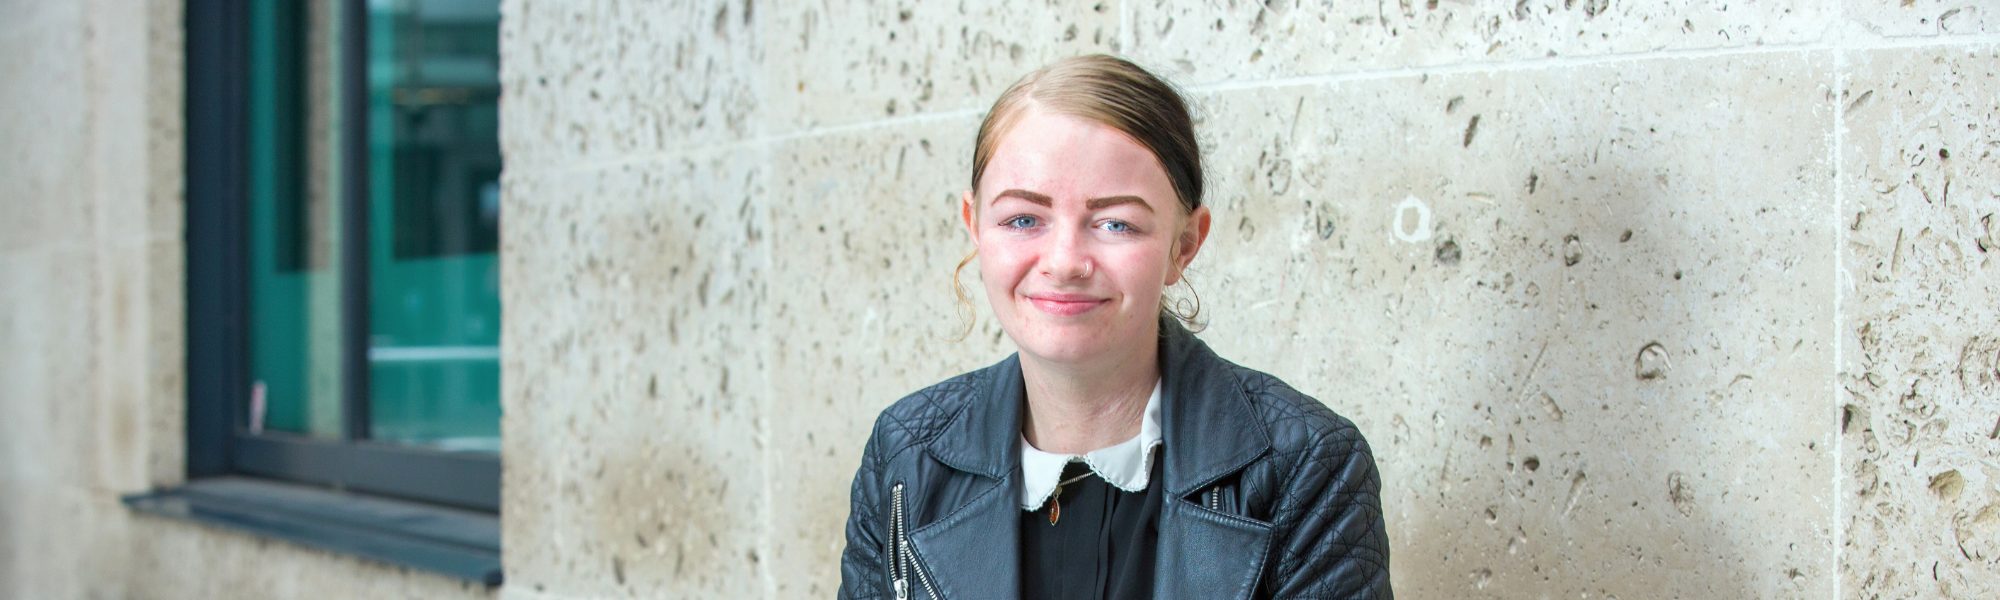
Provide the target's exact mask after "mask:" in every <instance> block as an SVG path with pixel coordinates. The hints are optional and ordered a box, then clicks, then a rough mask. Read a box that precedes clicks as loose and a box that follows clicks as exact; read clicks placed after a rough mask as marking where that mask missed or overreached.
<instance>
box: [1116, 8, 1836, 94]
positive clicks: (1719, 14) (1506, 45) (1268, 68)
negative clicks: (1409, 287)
mask: <svg viewBox="0 0 2000 600" xmlns="http://www.w3.org/2000/svg"><path fill="white" fill-rule="evenodd" d="M1838 8H1839V6H1838V3H1837V2H1836V1H1835V0H1807V1H1804V2H1784V3H1763V2H1742V1H1740V0H1738V1H1729V0H1641V1H1638V2H1611V1H1609V0H1521V1H1519V2H1466V1H1463V0H1451V1H1446V2H1439V1H1437V0H1428V1H1418V0H1398V1H1395V2H1366V3H1363V2H1298V1H1291V0H1277V1H1275V2H1230V3H1215V2H1206V3H1192V2H1173V3H1168V2H1135V3H1133V5H1132V7H1131V8H1130V11H1131V15H1130V22H1131V24H1130V25H1129V26H1128V29H1129V31H1130V33H1129V35H1130V36H1131V37H1130V39H1131V48H1129V49H1128V50H1127V52H1128V53H1129V54H1131V55H1132V56H1133V57H1134V58H1136V59H1138V60H1139V61H1140V62H1142V63H1145V64H1147V65H1150V66H1153V67H1155V68H1159V69H1162V70H1164V71H1168V72H1174V73H1176V74H1177V76H1178V78H1179V79H1180V80H1181V82H1182V83H1184V84H1210V83H1217V82H1224V81H1232V80H1258V79H1269V78H1275V77H1287V76H1297V75H1316V74H1327V73H1345V72H1355V71H1374V70H1385V69H1396V68H1407V67H1429V66H1438V65H1453V64H1466V63H1500V62H1509V61H1522V60H1534V59H1540V58H1544V57H1549V56H1603V55H1611V54H1630V53H1639V52H1650V51H1660V50H1695V49H1710V48H1738V47H1746V46H1759V45H1766V44H1796V43H1802V42H1809V41H1816V40H1818V39H1820V37H1821V35H1822V32H1823V31H1824V30H1825V29H1826V28H1827V26H1828V25H1830V24H1831V23H1832V21H1833V16H1834V15H1835V14H1836V13H1837V11H1838Z"/></svg>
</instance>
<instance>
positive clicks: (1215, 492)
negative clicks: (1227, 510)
mask: <svg viewBox="0 0 2000 600" xmlns="http://www.w3.org/2000/svg"><path fill="white" fill-rule="evenodd" d="M1208 509H1209V510H1212V511H1215V512H1222V488H1220V487H1212V488H1208Z"/></svg>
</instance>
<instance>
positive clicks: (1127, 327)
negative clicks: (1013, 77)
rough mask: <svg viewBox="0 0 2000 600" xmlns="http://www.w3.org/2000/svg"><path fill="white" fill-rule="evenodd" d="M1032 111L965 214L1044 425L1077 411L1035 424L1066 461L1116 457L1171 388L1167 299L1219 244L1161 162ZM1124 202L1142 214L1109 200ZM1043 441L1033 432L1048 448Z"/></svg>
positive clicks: (1087, 126) (1062, 118)
mask: <svg viewBox="0 0 2000 600" xmlns="http://www.w3.org/2000/svg"><path fill="white" fill-rule="evenodd" d="M1028 110H1029V113H1028V114H1024V115H1022V116H1021V118H1020V120H1019V121H1017V122H1016V124H1015V125H1014V128H1013V130H1012V131H1010V132H1008V133H1007V134H1006V136H1005V137H1003V138H1002V139H1001V141H1000V144H999V146H998V147H997V148H996V149H995V151H994V154H993V158H992V159H991V161H990V162H988V163H987V166H986V171H985V174H984V176H983V177H982V179H981V181H980V189H978V190H971V191H967V192H966V193H965V194H964V197H963V199H962V203H961V207H960V213H961V217H962V218H963V219H964V221H965V225H966V229H967V231H968V232H969V233H970V234H971V236H972V239H973V241H974V243H975V244H976V245H977V247H978V249H979V261H978V262H979V273H980V278H981V280H982V281H983V282H984V285H985V286H986V294H987V298H988V299H989V300H990V301H991V304H992V306H993V312H994V314H995V316H996V317H997V318H998V319H999V321H1000V325H1001V327H1002V328H1003V329H1005V330H1006V332H1007V335H1008V337H1010V338H1012V339H1013V341H1014V343H1015V345H1016V346H1017V347H1018V348H1019V350H1020V353H1021V358H1022V363H1023V364H1022V368H1023V375H1024V376H1025V377H1026V378H1027V379H1028V380H1029V381H1028V383H1029V396H1030V398H1029V400H1030V405H1031V409H1030V412H1031V413H1037V412H1046V411H1042V410H1041V407H1042V406H1047V405H1050V404H1051V403H1059V404H1060V405H1062V406H1065V407H1073V408H1074V409H1075V410H1074V412H1072V411H1069V410H1060V412H1061V413H1064V414H1062V415H1061V416H1062V417H1063V418H1062V419H1061V421H1059V423H1058V424H1055V425H1051V424H1050V422H1049V419H1048V418H1047V417H1050V416H1052V415H1049V414H1042V415H1035V414H1031V415H1030V419H1031V420H1036V421H1040V423H1041V425H1042V426H1049V427H1057V428H1058V429H1060V430H1061V431H1044V432H1043V433H1045V434H1046V433H1054V434H1056V435H1055V436H1054V437H1058V438H1061V439H1059V440H1048V441H1049V443H1051V444H1052V445H1054V446H1056V447H1057V448H1061V447H1071V448H1080V449H1083V450H1089V449H1095V448H1097V447H1103V446H1109V445H1112V444H1116V443H1118V442H1120V441H1123V440H1124V439H1125V438H1126V437H1130V435H1133V434H1136V433H1137V429H1136V427H1137V420H1136V415H1137V412H1138V411H1136V410H1126V409H1128V408H1138V407H1143V404H1144V400H1145V397H1146V396H1147V395H1149V394H1150V391H1151V389H1152V385H1153V381H1154V379H1155V378H1157V377H1158V367H1157V365H1156V364H1155V363H1154V360H1153V358H1154V354H1155V352H1156V351H1157V349H1156V347H1155V344H1154V340H1155V339H1156V337H1157V336H1158V334H1159V322H1158V321H1157V320H1156V319H1157V316H1158V314H1159V306H1160V296H1161V294H1162V292H1163V291H1164V290H1165V288H1166V286H1169V285H1173V284H1174V283H1175V282H1177V281H1179V274H1178V271H1177V269H1176V268H1175V266H1179V267H1181V268H1185V267H1186V265H1187V263H1188V262H1190V261H1192V260H1193V259H1194V255H1195V252H1196V251H1197V250H1199V248H1200V245H1201V241H1202V240H1203V239H1204V238H1206V236H1207V232H1208V223H1209V214H1208V209H1207V208H1205V207H1204V208H1201V209H1198V210H1196V211H1195V212H1194V213H1192V214H1183V209H1182V208H1181V203H1180V200H1179V197H1178V196H1177V195H1176V194H1175V193H1174V189H1173V183H1172V181H1171V180H1170V179H1169V178H1168V177H1167V173H1166V171H1165V169H1163V168H1162V167H1161V166H1160V163H1159V160H1158V159H1157V158H1155V157H1154V156H1153V154H1152V153H1151V152H1150V151H1148V150H1146V148H1145V147H1144V146H1140V145H1139V144H1138V143H1137V142H1134V141H1133V140H1132V139H1131V138H1130V137H1128V136H1126V135H1125V134H1123V133H1120V132H1118V131H1117V130H1114V129H1111V128H1109V127H1105V126H1103V125H1099V124H1096V123H1093V122H1090V121H1086V120H1082V119H1078V118H1075V117H1070V116H1066V115H1059V114H1050V113H1044V112H1042V111H1039V110H1037V109H1033V108H1030V109H1028ZM1016 190H1018V191H1020V192H1025V193H1026V194H1024V195H1027V196H1030V197H1037V196H1038V197H1042V198H1043V199H1045V200H1047V201H1048V204H1049V205H1048V206H1043V205H1042V204H1040V203H1038V202H1036V201H1034V200H1031V199H1029V198H1023V197H1019V196H1017V195H1013V192H1014V191H1016ZM1120 196H1136V197H1137V198H1138V199H1139V200H1140V201H1139V202H1123V203H1114V204H1110V205H1108V206H1107V205H1104V204H1105V203H1106V201H1105V200H1102V199H1107V198H1116V197H1120ZM1092 200H1098V203H1097V204H1099V205H1098V206H1096V207H1093V206H1092V202H1091V201H1092ZM1038 396H1039V397H1038ZM1132 397H1136V400H1137V403H1138V405H1137V406H1136V407H1135V406H1127V405H1130V404H1131V401H1130V400H1131V398H1132ZM1126 413H1130V414H1129V415H1128V414H1126ZM1100 417H1101V418H1100ZM1094 421H1095V422H1094ZM1128 425H1129V427H1128ZM1033 428H1034V427H1031V428H1030V429H1031V430H1030V431H1028V432H1025V433H1026V434H1027V435H1028V437H1029V438H1030V442H1033V443H1036V444H1037V447H1043V446H1042V443H1043V442H1042V441H1038V440H1037V439H1036V438H1037V437H1042V436H1038V435H1037V434H1036V432H1035V431H1033V430H1032V429H1033ZM1127 429H1130V431H1129V432H1127V431H1126V430H1127ZM1071 434H1075V435H1071ZM1121 436H1122V437H1121ZM1043 449H1045V450H1052V448H1048V447H1043Z"/></svg>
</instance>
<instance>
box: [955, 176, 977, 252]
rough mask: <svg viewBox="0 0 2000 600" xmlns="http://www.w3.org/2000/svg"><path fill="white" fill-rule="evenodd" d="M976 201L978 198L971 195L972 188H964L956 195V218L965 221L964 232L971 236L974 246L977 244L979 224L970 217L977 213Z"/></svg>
mask: <svg viewBox="0 0 2000 600" xmlns="http://www.w3.org/2000/svg"><path fill="white" fill-rule="evenodd" d="M977 202H979V200H978V199H976V198H973V197H972V190H966V191H965V192H963V193H960V194H959V195H958V218H959V220H961V221H964V222H965V234H966V235H969V236H972V244H973V245H975V246H977V245H979V226H978V225H976V224H974V223H973V222H972V218H973V216H974V215H977V214H979V205H978V204H977Z"/></svg>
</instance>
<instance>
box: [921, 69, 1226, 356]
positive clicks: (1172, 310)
mask: <svg viewBox="0 0 2000 600" xmlns="http://www.w3.org/2000/svg"><path fill="white" fill-rule="evenodd" d="M1031 107H1034V108H1040V109H1042V110H1046V111H1049V112H1052V113H1056V114H1060V115H1067V116H1071V117H1076V118H1079V119H1083V120H1085V121H1090V122H1093V123H1097V124H1099V125H1103V126H1105V127H1109V128H1111V129H1113V130H1116V131H1118V132H1120V133H1123V134H1125V135H1127V136H1130V137H1131V138H1132V141H1134V142H1138V143H1139V145H1140V146H1143V147H1145V148H1146V150H1148V151H1150V152H1152V153H1153V157H1154V158H1157V159H1159V161H1160V168H1161V169H1162V170H1165V171H1166V173H1167V180H1168V181H1170V182H1172V183H1173V187H1174V194H1175V195H1176V196H1179V200H1180V204H1181V214H1182V215H1187V214H1191V213H1193V212H1194V211H1195V209H1198V208H1201V200H1202V170H1201V147H1200V145H1199V144H1198V143H1197V142H1196V141H1195V137H1194V118H1193V117H1192V116H1191V115H1190V114H1189V112H1188V107H1187V101H1186V100H1185V99H1183V98H1182V97H1181V94H1180V92H1179V91H1176V90H1175V89H1174V87H1173V86H1172V85H1170V84H1168V83H1167V82H1166V81H1165V80H1162V79H1160V78H1159V77H1158V76H1155V75H1153V74H1152V73H1151V72H1149V71H1147V70H1146V69H1144V68H1141V67H1140V66H1139V65H1135V64H1132V63H1131V62H1130V61H1127V60H1125V59H1122V58H1118V57H1115V56H1108V55H1103V54H1091V55H1085V56H1076V57H1071V58H1065V59H1062V60H1059V61H1056V62H1055V63H1053V64H1050V65H1049V66H1046V67H1043V68H1042V69H1041V70H1038V71H1035V72H1033V73H1029V74H1027V75H1026V76H1023V77H1022V78H1021V80H1020V81H1016V82H1014V85H1012V86H1010V87H1008V88H1007V91H1006V92H1004V93H1002V94H1000V98H999V99H998V100H995V101H994V102H993V109H992V110H990V111H987V113H986V119H985V120H984V121H981V122H980V124H979V137H978V138H976V139H975V141H974V143H973V147H972V190H973V193H974V194H977V193H978V192H979V180H980V178H981V177H983V176H984V175H985V174H986V163H987V162H989V161H991V160H992V159H993V153H994V151H995V150H996V149H998V148H999V146H1000V139H1001V138H1003V137H1006V135H1007V133H1008V132H1009V131H1011V130H1012V129H1013V128H1014V124H1015V123H1017V122H1019V121H1020V119H1021V115H1023V114H1025V113H1026V112H1027V111H1028V109H1029V108H1031ZM1179 245H1180V242H1179V241H1178V239H1176V241H1175V248H1179ZM1176 253H1177V252H1176ZM978 255H979V250H978V249H977V248H974V249H973V251H972V252H971V253H968V254H966V255H965V258H964V259H962V260H959V261H958V267H957V268H956V269H953V270H952V272H951V287H952V291H953V292H954V293H955V294H956V295H957V297H958V305H959V306H958V308H959V316H960V317H961V318H963V319H964V321H965V329H964V331H963V332H961V333H960V334H959V336H958V338H959V339H964V338H965V336H966V335H968V334H970V333H971V332H972V324H973V319H972V315H973V314H974V312H975V309H974V308H973V305H972V300H971V299H970V298H967V297H966V295H965V286H964V285H963V284H961V283H959V277H958V276H959V272H960V271H964V270H965V265H968V264H971V263H972V260H973V259H974V258H977V257H978ZM1173 268H1174V273H1175V274H1176V275H1178V276H1179V277H1178V278H1179V279H1180V280H1181V281H1182V282H1186V281H1187V274H1186V273H1185V272H1183V271H1182V270H1181V269H1180V265H1179V264H1174V265H1173ZM1188 291H1190V292H1193V291H1194V286H1193V284H1189V285H1188ZM1160 314H1161V316H1163V317H1164V316H1172V317H1174V318H1176V319H1179V320H1180V321H1181V323H1182V324H1183V325H1185V326H1187V327H1189V328H1191V329H1200V325H1199V324H1198V323H1197V322H1196V320H1195V319H1196V318H1197V317H1199V316H1200V315H1201V295H1200V294H1195V295H1194V301H1193V302H1192V303H1190V302H1189V301H1188V300H1186V299H1180V300H1177V301H1169V300H1168V299H1167V297H1166V296H1165V295H1161V297H1160Z"/></svg>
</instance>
